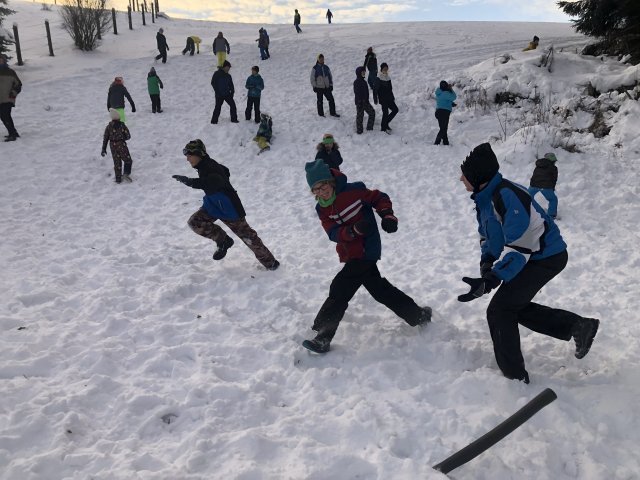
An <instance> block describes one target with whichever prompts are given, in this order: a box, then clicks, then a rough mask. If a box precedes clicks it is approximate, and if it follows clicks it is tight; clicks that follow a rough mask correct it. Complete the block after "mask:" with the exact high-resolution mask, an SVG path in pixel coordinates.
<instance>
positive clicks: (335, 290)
mask: <svg viewBox="0 0 640 480" xmlns="http://www.w3.org/2000/svg"><path fill="white" fill-rule="evenodd" d="M363 81H364V80H363ZM305 170H306V174H307V183H308V184H309V188H310V189H311V193H312V194H313V195H314V196H315V198H316V200H317V202H318V203H317V204H316V213H317V214H318V217H319V218H320V222H321V223H322V227H323V228H324V230H325V231H326V233H327V235H328V236H329V239H330V240H331V241H333V242H336V244H337V245H336V250H337V252H338V256H339V257H340V261H341V262H343V263H344V264H345V265H344V267H343V268H342V270H341V271H340V272H338V274H337V275H336V277H335V278H334V279H333V281H332V282H331V287H330V288H329V297H328V298H327V299H326V300H325V302H324V304H323V305H322V307H321V308H320V311H319V312H318V314H317V315H316V318H315V320H314V322H313V327H312V328H313V330H315V331H316V332H318V334H317V335H316V337H315V338H314V339H313V340H305V341H304V342H303V344H302V345H303V346H304V347H305V348H307V349H309V350H311V351H313V352H315V353H326V352H328V351H329V345H330V343H331V340H332V339H333V336H334V335H335V333H336V330H337V329H338V325H339V324H340V321H341V320H342V317H343V316H344V313H345V311H346V310H347V307H348V306H349V301H350V300H351V298H352V297H353V296H354V295H355V293H356V292H357V291H358V289H359V288H360V287H361V286H364V288H366V289H367V291H368V292H369V293H370V294H371V296H372V297H373V298H374V299H375V300H376V301H378V302H380V303H381V304H383V305H385V306H386V307H388V308H389V309H391V310H392V311H393V312H394V313H395V314H396V315H398V316H399V317H400V318H402V319H403V320H404V321H405V322H407V323H408V324H409V325H411V326H416V325H420V324H423V323H425V322H429V321H430V320H431V308H430V307H419V306H418V305H417V304H416V302H414V301H413V299H412V298H411V297H409V296H408V295H407V294H405V293H404V292H402V291H401V290H399V289H398V288H396V287H394V286H393V285H392V284H391V283H390V282H389V281H388V280H387V279H385V278H383V277H381V276H380V272H379V271H378V266H377V262H378V260H380V253H381V243H380V234H379V233H378V225H377V223H376V219H375V217H374V215H373V209H375V210H376V212H377V213H378V215H379V216H380V217H381V218H382V222H381V226H382V229H383V230H384V231H385V232H387V233H393V232H396V231H397V230H398V219H397V218H396V217H395V216H394V215H393V208H392V204H391V200H390V199H389V196H388V195H387V194H386V193H383V192H381V191H379V190H369V189H368V188H367V187H366V186H365V185H364V183H362V182H356V183H347V177H346V176H345V175H344V174H342V173H341V172H339V171H338V170H330V169H329V167H328V166H327V165H326V164H325V163H324V162H323V161H322V160H320V159H318V160H315V161H313V162H309V163H307V164H306V165H305Z"/></svg>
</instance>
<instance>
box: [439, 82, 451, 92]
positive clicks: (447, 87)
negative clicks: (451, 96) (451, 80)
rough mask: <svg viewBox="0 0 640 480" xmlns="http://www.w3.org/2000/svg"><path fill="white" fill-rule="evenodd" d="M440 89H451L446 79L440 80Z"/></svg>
mask: <svg viewBox="0 0 640 480" xmlns="http://www.w3.org/2000/svg"><path fill="white" fill-rule="evenodd" d="M440 90H449V84H448V83H447V82H446V81H445V80H442V81H441V82H440Z"/></svg>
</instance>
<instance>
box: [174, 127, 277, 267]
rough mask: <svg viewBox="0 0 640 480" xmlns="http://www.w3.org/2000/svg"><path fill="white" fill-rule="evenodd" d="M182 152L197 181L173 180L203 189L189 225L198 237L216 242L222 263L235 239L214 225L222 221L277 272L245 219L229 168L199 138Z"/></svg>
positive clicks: (263, 261)
mask: <svg viewBox="0 0 640 480" xmlns="http://www.w3.org/2000/svg"><path fill="white" fill-rule="evenodd" d="M182 153H183V154H184V155H185V156H186V157H187V161H188V162H189V164H190V165H191V166H192V167H193V168H194V169H196V170H197V171H198V178H189V177H185V176H183V175H173V178H175V179H176V180H177V181H178V182H180V183H183V184H184V185H186V186H187V187H191V188H195V189H199V190H204V193H205V195H204V197H203V199H202V207H200V209H199V210H198V211H197V212H195V213H194V214H193V215H191V217H190V218H189V220H188V222H187V223H188V224H189V227H190V228H191V230H193V231H194V232H195V233H197V234H198V235H202V236H203V237H205V238H208V239H210V240H212V241H214V242H216V245H217V248H216V251H215V252H214V253H213V259H214V260H222V259H223V258H224V257H225V256H226V255H227V250H229V248H231V247H232V246H233V244H234V241H233V238H231V237H230V236H229V235H227V233H226V232H225V231H224V230H223V229H222V228H220V227H219V226H218V225H217V224H216V223H215V222H216V221H217V220H220V221H221V222H222V223H224V224H225V225H226V226H227V227H229V229H230V230H231V231H232V232H233V233H235V234H236V235H237V236H238V238H240V240H242V241H243V242H244V244H245V245H246V246H247V247H248V248H249V249H250V250H251V251H252V252H253V254H254V255H255V256H256V258H257V259H258V261H259V262H260V263H261V264H262V265H263V266H264V267H265V268H266V269H267V270H275V269H277V268H278V267H279V266H280V262H278V261H277V260H276V259H275V258H274V256H273V255H272V253H271V252H270V251H269V249H268V248H267V247H265V246H264V244H263V243H262V240H260V237H259V236H258V234H257V233H256V232H255V230H254V229H252V228H251V226H250V225H249V224H248V223H247V221H246V219H245V216H246V213H245V211H244V207H243V206H242V202H240V197H239V196H238V192H236V191H235V189H234V188H233V186H232V185H231V182H230V181H229V178H230V177H231V173H230V172H229V169H228V168H227V167H225V166H224V165H222V164H220V163H218V162H216V161H215V160H214V159H213V158H211V157H209V155H207V149H206V148H205V146H204V143H203V142H202V140H200V139H196V140H192V141H190V142H189V143H187V144H186V145H185V147H184V149H183V150H182Z"/></svg>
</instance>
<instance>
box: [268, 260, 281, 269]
mask: <svg viewBox="0 0 640 480" xmlns="http://www.w3.org/2000/svg"><path fill="white" fill-rule="evenodd" d="M279 266H280V262H279V261H278V260H274V261H273V263H272V264H271V265H269V266H268V267H265V268H266V269H267V270H277V269H278V267H279Z"/></svg>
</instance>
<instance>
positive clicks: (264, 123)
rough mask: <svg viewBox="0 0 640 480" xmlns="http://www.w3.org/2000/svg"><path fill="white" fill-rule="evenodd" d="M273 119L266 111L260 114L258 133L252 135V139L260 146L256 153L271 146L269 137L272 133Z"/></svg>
mask: <svg viewBox="0 0 640 480" xmlns="http://www.w3.org/2000/svg"><path fill="white" fill-rule="evenodd" d="M272 127H273V121H272V120H271V117H270V116H269V114H267V113H261V114H260V125H259V126H258V133H256V136H255V137H254V139H253V141H254V142H256V143H257V144H258V147H260V151H259V152H258V153H261V152H264V151H265V150H269V149H270V148H271V143H269V142H271V137H272V135H273V133H272Z"/></svg>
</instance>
